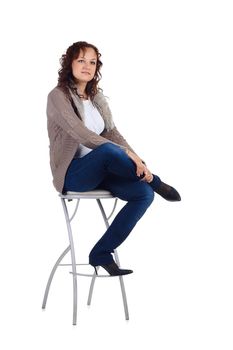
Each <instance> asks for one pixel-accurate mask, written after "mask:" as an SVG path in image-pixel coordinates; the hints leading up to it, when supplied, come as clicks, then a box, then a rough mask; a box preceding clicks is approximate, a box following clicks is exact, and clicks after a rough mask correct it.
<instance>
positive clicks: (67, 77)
mask: <svg viewBox="0 0 233 350" xmlns="http://www.w3.org/2000/svg"><path fill="white" fill-rule="evenodd" d="M86 48H92V49H93V50H94V51H95V53H96V56H97V64H96V72H95V75H94V78H93V79H92V80H91V81H89V82H88V83H87V86H86V93H87V96H88V97H89V98H90V99H91V100H93V98H94V96H95V95H96V94H97V92H98V90H99V89H100V88H99V87H98V83H99V81H100V79H101V77H102V76H101V73H100V68H101V67H102V65H103V63H102V62H101V60H100V57H101V54H100V52H99V50H98V49H97V47H96V46H94V45H92V44H90V43H87V42H86V41H78V42H76V43H73V45H71V46H70V47H68V49H67V50H66V53H65V54H64V55H62V57H61V58H60V64H61V68H60V69H59V71H58V84H57V86H58V87H59V88H61V90H62V91H63V92H64V94H65V95H66V96H67V97H68V98H70V93H69V89H71V91H72V92H74V93H75V94H77V89H76V86H75V79H74V76H73V74H72V62H73V60H74V59H76V58H78V56H79V54H80V51H83V52H84V53H85V50H86Z"/></svg>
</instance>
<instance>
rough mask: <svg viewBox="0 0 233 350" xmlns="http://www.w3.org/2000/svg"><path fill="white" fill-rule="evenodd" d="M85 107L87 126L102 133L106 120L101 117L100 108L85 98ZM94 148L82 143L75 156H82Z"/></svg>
mask: <svg viewBox="0 0 233 350" xmlns="http://www.w3.org/2000/svg"><path fill="white" fill-rule="evenodd" d="M83 107H84V120H83V122H84V124H85V126H86V127H87V128H88V129H90V130H91V131H94V132H95V133H96V134H98V135H100V134H101V133H102V132H103V130H104V120H103V118H102V117H101V115H100V113H99V111H98V109H97V108H96V107H95V106H94V105H93V104H92V102H91V101H90V100H83ZM91 151H92V149H91V148H88V147H86V146H83V145H81V144H80V147H79V150H78V152H77V153H76V154H75V158H82V157H84V156H85V155H86V154H88V153H89V152H91Z"/></svg>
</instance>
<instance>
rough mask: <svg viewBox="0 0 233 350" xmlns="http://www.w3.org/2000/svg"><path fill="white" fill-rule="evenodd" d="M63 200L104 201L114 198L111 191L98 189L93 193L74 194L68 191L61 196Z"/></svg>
mask: <svg viewBox="0 0 233 350" xmlns="http://www.w3.org/2000/svg"><path fill="white" fill-rule="evenodd" d="M60 197H61V198H66V199H78V198H80V199H93V198H94V199H103V198H114V196H113V194H112V193H111V192H110V191H107V190H102V189H96V190H93V191H86V192H72V191H68V192H66V193H65V194H60Z"/></svg>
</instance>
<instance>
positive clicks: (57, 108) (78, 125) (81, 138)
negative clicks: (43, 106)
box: [47, 88, 114, 149]
mask: <svg viewBox="0 0 233 350" xmlns="http://www.w3.org/2000/svg"><path fill="white" fill-rule="evenodd" d="M47 116H48V119H50V120H53V121H54V122H55V123H56V124H57V125H58V126H60V127H61V128H62V129H63V130H64V131H65V132H66V133H68V134H69V135H70V136H71V137H72V138H73V139H75V140H76V141H77V142H78V143H81V144H82V145H84V146H86V147H88V148H91V149H94V148H96V147H98V146H100V145H102V144H104V143H107V142H111V143H114V142H112V141H111V140H110V139H107V138H105V137H103V136H100V135H98V134H96V133H95V132H93V131H91V130H89V129H88V128H87V127H86V126H85V125H84V123H83V122H82V121H81V120H80V119H79V118H78V117H77V115H76V114H75V112H74V110H73V108H72V106H71V103H70V102H69V100H68V99H67V98H66V96H65V94H64V93H63V92H62V91H61V90H60V89H58V88H55V89H53V90H52V91H51V92H50V93H49V95H48V100H47Z"/></svg>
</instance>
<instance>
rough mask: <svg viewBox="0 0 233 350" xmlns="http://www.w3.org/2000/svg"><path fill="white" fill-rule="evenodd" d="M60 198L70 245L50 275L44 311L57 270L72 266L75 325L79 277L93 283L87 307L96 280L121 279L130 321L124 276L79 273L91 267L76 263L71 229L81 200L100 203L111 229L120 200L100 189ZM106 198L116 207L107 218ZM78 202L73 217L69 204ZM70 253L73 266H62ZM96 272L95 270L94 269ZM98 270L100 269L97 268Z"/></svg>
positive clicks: (88, 303)
mask: <svg viewBox="0 0 233 350" xmlns="http://www.w3.org/2000/svg"><path fill="white" fill-rule="evenodd" d="M59 197H60V199H61V202H62V207H63V211H64V214H65V220H66V225H67V230H68V236H69V245H68V247H67V248H66V249H65V250H64V251H63V252H62V254H61V255H60V256H59V258H58V259H57V261H56V263H55V265H54V266H53V268H52V271H51V273H50V275H49V279H48V282H47V285H46V288H45V293H44V298H43V304H42V309H45V307H46V303H47V299H48V294H49V290H50V286H51V283H52V280H53V277H54V274H55V272H56V270H57V268H58V267H59V266H67V265H69V266H72V271H71V272H70V273H71V274H72V276H73V325H76V323H77V301H78V299H77V297H78V293H77V276H86V277H91V283H90V288H89V294H88V301H87V305H90V304H91V298H92V294H93V289H94V284H95V281H96V278H101V277H109V278H110V277H118V278H119V282H120V288H121V293H122V300H123V306H124V313H125V319H126V320H129V312H128V305H127V297H126V292H125V286H124V280H123V277H122V276H110V275H106V274H103V275H99V274H98V275H97V274H96V273H95V271H94V272H93V274H86V273H79V272H77V268H76V267H77V266H78V265H89V264H82V263H79V264H77V263H76V257H75V247H74V240H73V233H72V227H71V221H72V220H73V219H74V217H75V215H76V213H77V210H78V206H79V202H80V200H81V199H95V200H96V201H97V203H98V206H99V209H100V212H101V214H102V217H103V220H104V222H105V225H106V228H108V227H109V219H110V218H111V217H112V215H113V213H114V212H115V209H116V205H117V200H118V198H115V197H114V196H113V195H112V193H111V192H109V191H106V190H102V189H98V190H94V191H88V192H67V193H66V194H59ZM106 198H114V199H115V200H114V205H113V209H112V212H111V214H110V215H109V216H108V217H107V215H106V212H105V210H104V207H103V205H102V202H101V200H102V199H106ZM73 200H75V201H76V206H75V209H74V212H73V214H72V215H70V213H69V210H68V206H69V205H68V203H69V202H70V201H73ZM69 251H70V254H71V264H61V262H62V260H63V258H64V257H65V256H66V254H67V253H68V252H69ZM114 257H115V261H116V263H117V265H118V266H120V262H119V257H118V253H117V250H116V249H115V250H114ZM93 270H94V269H93ZM97 270H98V267H97Z"/></svg>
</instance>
